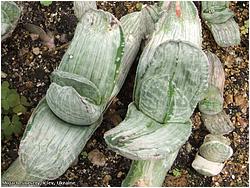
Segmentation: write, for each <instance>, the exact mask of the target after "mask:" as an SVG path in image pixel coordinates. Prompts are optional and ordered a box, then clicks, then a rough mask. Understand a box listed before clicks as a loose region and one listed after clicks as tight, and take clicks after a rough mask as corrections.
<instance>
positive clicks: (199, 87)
mask: <svg viewBox="0 0 250 188" xmlns="http://www.w3.org/2000/svg"><path fill="white" fill-rule="evenodd" d="M187 57H189V58H187ZM207 73H208V62H207V58H206V55H205V54H204V53H203V52H202V50H201V49H199V48H197V47H195V46H193V45H192V44H190V43H188V42H181V41H177V42H176V41H167V42H165V43H162V44H161V45H159V46H158V47H157V48H156V51H155V54H154V55H153V57H152V60H151V62H149V64H148V66H147V67H146V71H145V72H144V74H143V75H142V76H141V81H140V83H141V85H139V84H138V85H137V87H136V90H138V92H136V93H138V95H136V96H135V101H136V105H137V107H138V108H139V109H140V110H141V111H142V112H143V113H145V114H146V115H148V116H149V117H151V118H153V119H154V120H155V121H158V122H160V123H166V122H167V121H169V120H170V121H175V122H185V121H186V120H187V119H188V118H189V117H190V116H191V115H192V113H193V111H194V109H195V107H196V105H197V103H198V102H199V101H200V99H201V97H203V93H204V91H205V90H206V89H207V79H208V76H207V75H208V74H207Z"/></svg>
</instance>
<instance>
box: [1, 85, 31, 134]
mask: <svg viewBox="0 0 250 188" xmlns="http://www.w3.org/2000/svg"><path fill="white" fill-rule="evenodd" d="M9 86H10V85H9V83H8V82H7V81H4V82H3V83H2V85H1V93H2V95H1V104H2V107H1V108H2V115H3V116H4V117H3V118H2V133H3V136H4V137H5V138H9V137H10V136H11V135H12V134H13V133H15V134H18V133H20V132H21V125H22V123H21V122H20V119H19V115H21V114H23V113H25V112H26V107H27V106H30V104H29V103H28V101H27V99H26V98H25V97H24V96H20V95H19V94H18V93H17V91H16V90H15V89H10V88H9Z"/></svg>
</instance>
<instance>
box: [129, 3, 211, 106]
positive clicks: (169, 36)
mask: <svg viewBox="0 0 250 188" xmlns="http://www.w3.org/2000/svg"><path fill="white" fill-rule="evenodd" d="M180 6H181V7H182V14H181V16H180V17H177V16H176V10H175V2H170V3H169V4H168V6H167V7H165V9H167V10H166V11H165V12H164V14H163V15H162V17H161V18H160V19H159V21H158V22H157V23H156V31H155V32H154V33H153V34H152V37H151V40H150V41H149V42H148V44H147V46H146V47H145V49H144V50H143V52H142V55H141V58H140V61H139V64H138V67H137V72H136V79H135V88H136V89H135V90H134V94H133V95H134V100H135V101H136V103H137V104H138V99H139V98H138V96H139V92H140V89H139V88H140V86H139V85H141V81H142V76H143V75H144V73H145V72H146V69H147V68H148V66H150V64H151V61H152V58H153V56H154V53H155V51H156V48H157V47H158V46H159V45H160V44H162V43H164V42H166V41H169V40H181V41H188V42H190V43H192V44H193V45H195V46H197V47H199V48H201V42H202V37H201V23H200V19H199V16H198V12H197V9H196V8H195V5H194V4H193V3H192V2H180ZM202 72H204V76H205V75H207V72H208V70H202ZM137 85H138V86H137Z"/></svg>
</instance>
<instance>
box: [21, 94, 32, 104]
mask: <svg viewBox="0 0 250 188" xmlns="http://www.w3.org/2000/svg"><path fill="white" fill-rule="evenodd" d="M21 104H22V105H24V106H31V105H30V103H29V102H28V101H27V98H26V97H24V96H21Z"/></svg>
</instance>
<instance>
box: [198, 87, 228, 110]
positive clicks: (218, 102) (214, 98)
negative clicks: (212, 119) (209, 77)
mask: <svg viewBox="0 0 250 188" xmlns="http://www.w3.org/2000/svg"><path fill="white" fill-rule="evenodd" d="M223 102H224V99H223V96H222V95H221V93H220V90H219V88H217V87H215V86H213V85H211V84H210V85H209V88H208V89H207V91H206V94H205V95H204V99H203V100H202V101H200V102H199V110H200V111H201V112H202V113H204V114H208V115H215V114H218V113H219V112H221V111H222V110H223Z"/></svg>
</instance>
